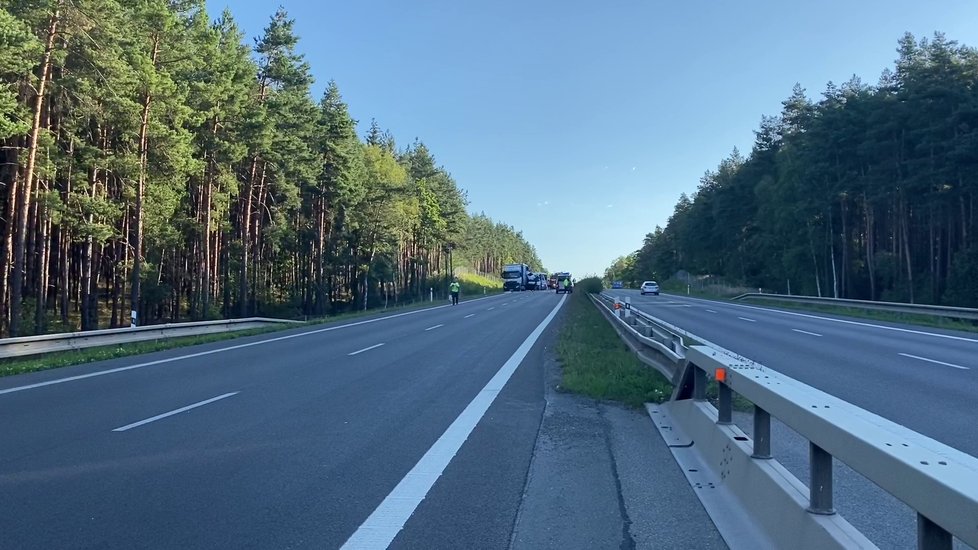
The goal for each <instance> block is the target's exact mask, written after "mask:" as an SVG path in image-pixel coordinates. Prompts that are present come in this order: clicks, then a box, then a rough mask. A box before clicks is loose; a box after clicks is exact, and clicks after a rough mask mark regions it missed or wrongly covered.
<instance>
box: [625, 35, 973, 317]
mask: <svg viewBox="0 0 978 550" xmlns="http://www.w3.org/2000/svg"><path fill="white" fill-rule="evenodd" d="M755 134H756V140H755V142H754V146H753V149H752V150H751V152H750V155H749V156H748V157H747V158H744V157H743V156H742V155H741V154H740V153H739V152H738V151H736V150H734V152H733V154H731V155H730V156H729V157H728V158H726V159H724V160H723V161H721V162H720V164H719V166H718V168H716V169H715V170H711V171H708V172H707V173H706V174H705V175H704V176H703V178H702V179H701V180H700V183H699V187H698V189H697V190H696V192H695V193H694V194H693V195H692V196H686V195H685V194H684V195H682V196H681V197H680V199H679V202H678V204H676V206H675V211H674V213H673V214H672V216H671V217H670V218H669V220H668V223H667V224H666V226H665V228H662V227H656V228H655V230H654V231H653V232H651V233H649V234H648V235H646V237H645V241H644V244H643V246H642V248H641V249H640V250H638V251H636V252H635V253H633V254H631V255H629V256H626V257H623V258H619V260H618V261H617V262H615V265H613V266H611V268H609V271H608V273H607V275H609V276H610V274H611V273H612V272H614V273H615V277H616V278H619V279H625V280H635V281H641V280H643V279H644V278H649V277H652V276H657V277H659V278H661V279H665V278H667V277H670V276H672V275H674V274H675V273H677V272H679V271H681V270H682V271H685V272H688V273H691V274H693V275H695V276H698V277H700V278H717V279H722V280H724V281H727V282H729V283H736V284H742V285H746V286H749V287H764V288H768V289H772V290H775V291H780V292H788V291H790V292H792V293H794V294H807V295H818V296H829V297H839V298H856V299H870V300H893V301H908V302H928V303H946V304H954V305H962V306H978V240H976V237H978V235H976V232H978V225H976V223H975V221H976V220H975V196H976V194H978V51H976V50H975V49H973V48H970V47H965V46H961V45H959V44H957V43H956V42H954V41H951V40H948V39H946V38H945V37H944V36H943V35H941V34H936V35H935V36H934V37H933V38H932V39H930V40H928V39H921V40H919V41H918V40H916V39H915V38H914V37H913V36H912V35H909V34H908V35H905V36H904V37H903V38H902V39H901V40H900V41H899V47H898V59H897V60H896V67H895V68H894V69H886V70H884V71H883V74H882V76H881V77H880V79H879V82H878V83H877V84H876V85H875V86H869V85H866V84H864V83H863V82H861V81H860V80H859V79H858V78H856V77H853V78H852V79H851V80H849V81H848V82H846V83H844V84H842V85H841V86H837V85H835V84H832V83H829V84H828V87H827V88H826V90H825V91H824V92H823V93H822V95H821V97H820V98H818V99H817V100H812V99H810V98H809V97H808V96H807V95H806V93H805V91H804V90H803V89H801V87H799V86H796V87H795V89H794V91H793V93H792V95H791V97H789V98H788V99H787V100H785V101H784V102H783V110H782V112H781V114H780V116H777V117H763V118H762V120H761V123H760V128H759V129H758V130H756V131H755Z"/></svg>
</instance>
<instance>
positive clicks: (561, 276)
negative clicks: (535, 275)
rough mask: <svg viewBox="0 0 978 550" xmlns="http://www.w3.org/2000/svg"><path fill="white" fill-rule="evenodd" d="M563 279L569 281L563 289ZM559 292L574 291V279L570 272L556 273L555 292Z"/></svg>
mask: <svg viewBox="0 0 978 550" xmlns="http://www.w3.org/2000/svg"><path fill="white" fill-rule="evenodd" d="M565 280H567V281H570V284H569V285H568V286H567V289H566V290H565V289H564V281H565ZM561 292H574V279H572V278H571V274H570V273H568V272H566V271H562V272H560V273H558V274H557V294H560V293H561Z"/></svg>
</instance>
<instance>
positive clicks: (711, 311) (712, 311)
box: [706, 309, 716, 313]
mask: <svg viewBox="0 0 978 550" xmlns="http://www.w3.org/2000/svg"><path fill="white" fill-rule="evenodd" d="M706 311H709V312H710V313H716V311H714V310H712V309H708V310H706Z"/></svg>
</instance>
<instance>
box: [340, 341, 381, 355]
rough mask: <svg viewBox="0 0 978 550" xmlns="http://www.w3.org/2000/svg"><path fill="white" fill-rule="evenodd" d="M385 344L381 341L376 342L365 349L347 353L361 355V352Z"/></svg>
mask: <svg viewBox="0 0 978 550" xmlns="http://www.w3.org/2000/svg"><path fill="white" fill-rule="evenodd" d="M383 345H384V343H383V342H381V343H379V344H374V345H372V346H370V347H369V348H363V349H361V350H357V351H355V352H353V353H348V354H347V355H360V354H361V353H363V352H365V351H370V350H372V349H377V348H379V347H380V346H383Z"/></svg>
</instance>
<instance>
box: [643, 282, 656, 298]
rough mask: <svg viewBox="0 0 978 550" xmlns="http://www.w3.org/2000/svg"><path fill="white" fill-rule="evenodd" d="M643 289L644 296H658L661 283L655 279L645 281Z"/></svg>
mask: <svg viewBox="0 0 978 550" xmlns="http://www.w3.org/2000/svg"><path fill="white" fill-rule="evenodd" d="M641 291H642V296H645V295H646V294H654V295H656V296H658V295H659V283H657V282H655V281H645V282H644V283H642V288H641Z"/></svg>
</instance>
